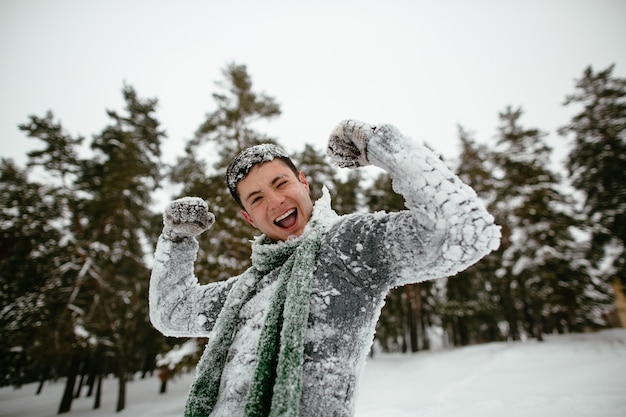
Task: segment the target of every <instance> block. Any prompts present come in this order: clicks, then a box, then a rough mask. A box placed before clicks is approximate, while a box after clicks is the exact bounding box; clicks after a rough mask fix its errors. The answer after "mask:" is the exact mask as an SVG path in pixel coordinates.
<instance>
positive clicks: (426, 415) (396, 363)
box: [0, 329, 626, 417]
mask: <svg viewBox="0 0 626 417" xmlns="http://www.w3.org/2000/svg"><path fill="white" fill-rule="evenodd" d="M190 383H191V376H184V377H181V378H179V379H177V380H175V381H173V382H170V384H169V386H168V393H166V394H161V395H159V394H158V388H159V382H158V379H157V378H156V377H154V378H151V379H149V380H137V381H133V382H131V383H129V385H128V404H127V408H126V409H125V410H124V411H122V412H121V413H115V411H114V410H115V400H116V388H117V383H116V381H115V380H114V379H110V380H107V381H106V383H105V385H104V398H103V404H102V407H101V409H100V410H97V411H93V410H92V409H91V408H92V403H93V400H92V399H91V398H79V399H77V400H75V401H74V403H73V405H72V411H71V413H70V414H68V416H70V417H99V416H114V415H119V416H132V417H143V416H146V417H147V416H150V417H158V416H180V415H181V412H182V409H183V405H184V402H185V398H186V396H187V391H188V388H189V384H190ZM35 389H36V385H34V384H33V385H27V386H24V387H23V388H21V389H18V390H15V389H13V388H2V389H0V416H2V417H5V416H16V417H18V416H28V417H48V416H50V417H52V416H55V415H56V410H57V408H58V405H59V400H60V398H61V392H62V390H63V383H62V381H60V382H58V383H55V384H52V383H50V384H48V385H46V387H45V388H44V392H43V393H42V394H41V395H39V396H35V395H34V392H35ZM356 415H357V417H408V416H420V417H435V416H437V417H439V416H441V417H443V416H445V417H488V416H498V417H502V416H505V417H515V416H524V417H528V416H533V417H542V416H545V417H561V416H563V417H575V416H592V417H609V416H610V417H624V416H626V329H620V330H608V331H602V332H599V333H591V334H579V335H566V336H550V337H548V338H547V340H546V342H544V343H538V342H535V341H529V342H524V343H522V342H519V343H490V344H485V345H478V346H469V347H465V348H458V349H450V350H442V351H437V352H420V353H418V354H414V355H400V354H398V355H395V354H394V355H382V354H381V355H377V356H375V357H374V358H373V359H369V360H368V363H367V366H366V368H365V371H364V374H363V377H362V379H361V388H360V392H359V397H358V401H357V409H356ZM320 417H323V416H320Z"/></svg>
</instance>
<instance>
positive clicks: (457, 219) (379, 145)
mask: <svg viewBox="0 0 626 417" xmlns="http://www.w3.org/2000/svg"><path fill="white" fill-rule="evenodd" d="M368 158H369V159H370V161H371V162H372V163H373V164H374V165H377V166H379V167H381V168H383V169H385V170H387V172H389V174H390V175H391V177H392V178H393V183H392V184H393V189H394V191H396V192H397V193H400V194H402V196H403V197H404V198H405V204H406V206H407V208H408V209H409V211H410V212H411V213H413V219H412V220H411V219H407V218H403V219H402V221H403V224H402V227H398V228H397V229H396V230H395V231H394V232H392V234H394V236H392V237H391V239H390V240H391V242H392V244H393V245H394V247H395V248H396V249H395V250H394V251H392V253H398V254H403V253H404V254H406V253H411V246H412V245H415V243H416V240H419V241H420V242H421V243H422V244H423V247H422V248H421V249H420V250H422V252H424V250H426V251H425V252H424V253H427V254H428V256H429V257H430V259H429V260H428V267H425V265H424V264H423V263H418V262H415V263H412V264H411V262H408V263H407V262H402V265H403V267H404V270H403V271H402V273H401V275H402V278H401V281H402V282H400V284H402V283H408V282H418V281H423V280H427V279H434V278H441V277H445V276H451V275H454V274H456V273H458V272H460V271H462V270H464V269H465V268H467V267H468V266H470V265H472V264H474V263H475V262H477V261H478V260H480V259H481V258H482V257H483V256H485V255H486V254H488V253H489V252H491V251H493V250H495V249H497V248H498V246H499V244H500V228H499V226H496V225H495V224H494V219H493V216H491V214H489V213H488V212H487V210H486V208H485V207H484V205H483V203H482V202H481V201H480V200H478V197H477V196H476V193H475V192H474V190H473V189H472V188H471V187H469V186H468V185H466V184H464V183H463V182H462V181H461V180H460V179H459V178H458V177H457V176H456V175H454V174H453V173H452V172H451V171H450V170H449V169H448V168H447V167H446V166H445V164H444V163H443V162H442V161H441V160H440V159H439V158H438V157H437V156H436V155H435V154H434V153H433V152H432V151H430V150H429V149H427V148H426V147H425V146H423V145H419V144H417V143H415V142H412V141H411V140H409V139H407V138H405V137H404V136H403V135H402V134H401V133H400V132H399V131H398V130H397V129H396V128H395V127H393V126H389V125H382V126H379V127H377V129H376V134H375V136H374V137H373V138H372V140H371V141H370V142H369V144H368ZM411 222H415V224H414V225H413V224H411ZM402 229H405V230H402ZM406 229H412V230H415V231H420V233H421V234H422V236H411V233H407V232H406ZM399 256H401V255H399ZM418 265H419V267H418Z"/></svg>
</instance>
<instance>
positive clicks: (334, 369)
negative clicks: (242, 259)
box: [150, 138, 500, 417]
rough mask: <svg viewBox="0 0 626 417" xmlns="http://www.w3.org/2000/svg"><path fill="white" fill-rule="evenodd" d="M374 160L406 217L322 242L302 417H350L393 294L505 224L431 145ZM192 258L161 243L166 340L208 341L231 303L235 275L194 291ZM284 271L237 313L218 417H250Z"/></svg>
mask: <svg viewBox="0 0 626 417" xmlns="http://www.w3.org/2000/svg"><path fill="white" fill-rule="evenodd" d="M368 158H369V161H370V162H371V163H372V164H374V165H376V166H379V167H381V168H383V169H386V170H387V172H389V173H390V175H391V176H392V178H393V187H394V190H396V192H399V193H401V194H402V195H403V196H404V198H405V200H406V206H407V210H405V211H401V212H394V213H386V212H377V213H368V214H365V213H357V214H351V215H345V216H336V215H334V214H332V213H331V215H334V216H336V219H335V220H334V222H333V224H332V226H331V227H330V229H329V230H328V232H327V233H326V234H325V235H324V236H323V238H322V240H321V243H320V249H319V251H318V253H317V257H316V269H315V271H314V273H313V278H312V282H311V297H310V301H309V303H310V305H309V318H308V326H307V329H306V333H305V340H304V343H305V347H304V367H303V380H302V395H301V401H300V415H301V416H307V417H349V416H352V415H353V413H354V399H355V392H356V390H357V382H358V377H359V373H360V371H361V369H362V367H363V365H364V363H365V360H366V356H367V353H368V351H369V349H370V347H371V344H372V341H373V336H374V331H375V325H376V322H377V320H378V318H379V315H380V311H381V308H382V306H383V303H384V299H385V296H386V295H387V293H388V291H389V290H390V289H391V288H393V287H396V286H400V285H404V284H408V283H416V282H421V281H425V280H429V279H435V278H441V277H446V276H451V275H454V274H456V273H458V272H460V271H461V270H463V269H465V268H467V267H468V266H470V265H471V264H473V263H475V262H477V261H478V260H479V259H480V258H482V257H483V256H485V255H486V254H487V253H489V252H490V251H492V250H494V249H496V248H497V246H498V244H499V238H500V231H499V227H498V226H496V225H495V224H494V222H493V217H492V216H491V215H490V214H489V213H487V211H486V210H485V208H484V206H483V204H482V203H481V202H480V201H479V200H478V199H477V197H476V194H475V193H474V191H473V190H472V189H471V188H470V187H468V186H467V185H465V184H463V183H462V182H461V181H460V179H459V178H458V177H456V176H455V175H454V174H453V173H452V172H450V171H449V170H448V169H447V168H446V166H445V165H444V164H443V163H442V162H441V161H440V160H439V159H438V158H437V157H436V156H435V155H434V154H433V153H432V152H431V151H430V150H428V149H427V148H425V147H424V146H421V145H418V144H416V143H414V142H411V141H409V140H408V139H404V138H401V139H400V140H398V141H396V142H394V144H393V146H390V145H389V143H382V142H381V141H377V140H372V141H371V142H370V143H369V145H368ZM323 198H328V197H327V196H326V197H323ZM319 203H320V202H318V203H317V204H319ZM317 204H316V206H317ZM259 241H261V240H260V239H256V240H255V243H253V251H254V245H255V244H256V243H257V242H259ZM276 244H281V243H276ZM197 250H198V243H197V241H196V240H195V239H194V238H186V239H183V240H182V241H180V242H174V241H171V240H167V239H164V238H163V236H161V238H159V241H158V244H157V248H156V253H155V266H154V269H153V274H152V278H151V288H150V314H151V320H152V323H153V324H154V326H155V327H156V328H157V329H159V330H160V331H161V332H162V333H163V334H165V335H167V336H177V337H210V335H211V330H212V328H213V325H214V323H215V321H216V319H217V316H218V314H219V313H220V310H221V309H222V306H223V304H224V301H225V299H226V295H227V294H228V291H229V290H230V288H231V287H232V286H233V283H234V282H235V281H236V280H237V279H238V278H239V276H237V277H233V278H230V279H229V280H226V281H222V282H216V283H211V284H208V285H199V284H198V281H197V279H196V278H195V276H194V272H193V264H194V261H195V258H196V252H197ZM278 272H279V270H274V271H272V272H271V273H269V274H268V275H267V276H265V277H264V278H263V279H261V280H260V282H259V283H258V286H257V290H256V294H255V295H254V296H253V297H252V298H251V299H250V300H249V301H248V302H247V303H246V304H245V305H244V306H243V307H242V309H241V311H240V313H239V327H238V330H237V331H236V333H235V335H234V337H233V340H232V344H231V347H230V350H229V355H228V359H227V363H226V365H225V367H224V370H223V374H222V379H221V385H220V390H219V394H218V399H217V403H216V404H215V407H214V409H213V413H212V414H211V416H214V417H218V416H219V417H232V416H241V415H243V409H244V407H245V402H246V395H247V392H248V389H249V385H250V381H251V379H252V375H253V373H254V369H255V364H256V346H257V343H258V338H259V334H260V332H261V328H262V326H263V322H264V318H265V314H266V309H267V305H268V303H269V299H270V296H271V294H272V291H273V288H274V287H275V284H276V277H277V276H278Z"/></svg>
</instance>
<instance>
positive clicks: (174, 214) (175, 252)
mask: <svg viewBox="0 0 626 417" xmlns="http://www.w3.org/2000/svg"><path fill="white" fill-rule="evenodd" d="M214 222H215V216H214V215H213V214H212V213H210V212H209V211H208V207H207V204H206V202H204V201H203V200H202V199H200V198H194V197H185V198H182V199H179V200H175V201H173V202H172V203H170V204H169V206H168V207H167V209H166V210H165V213H164V215H163V223H164V227H163V233H162V234H161V236H160V237H159V241H158V243H157V247H156V251H155V253H154V266H153V268H152V276H151V278H150V320H151V321H152V324H153V325H154V327H155V328H156V329H157V330H159V331H160V332H162V333H163V334H164V335H166V336H176V337H200V336H207V335H208V333H209V332H210V330H211V329H212V328H213V324H214V323H215V320H216V318H217V315H218V314H219V311H220V310H221V308H222V305H223V304H224V300H225V299H226V295H227V293H228V290H229V289H230V287H231V286H232V282H233V279H231V280H228V281H223V282H217V283H212V284H208V285H200V284H199V283H198V280H197V279H196V276H195V274H194V262H195V259H196V253H197V251H198V242H197V241H196V239H195V236H197V235H199V234H200V233H202V232H204V231H205V230H207V229H209V228H210V227H211V226H212V225H213V223H214Z"/></svg>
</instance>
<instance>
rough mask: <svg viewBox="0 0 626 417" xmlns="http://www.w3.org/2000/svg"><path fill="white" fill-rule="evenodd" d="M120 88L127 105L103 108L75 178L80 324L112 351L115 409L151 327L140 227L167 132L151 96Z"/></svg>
mask: <svg viewBox="0 0 626 417" xmlns="http://www.w3.org/2000/svg"><path fill="white" fill-rule="evenodd" d="M123 95H124V100H125V102H126V108H125V113H124V114H118V113H117V112H115V111H108V115H109V117H110V119H111V124H110V125H109V126H107V127H106V128H105V129H104V130H103V131H102V133H101V134H99V135H97V136H95V137H94V140H93V142H92V144H91V149H92V151H93V152H94V153H95V156H94V158H92V159H90V160H88V161H85V164H84V169H83V171H82V173H81V176H80V178H79V179H78V181H77V183H78V185H79V188H80V189H81V190H82V191H84V192H86V193H87V194H88V198H87V199H86V200H85V202H84V207H83V210H84V213H85V214H86V215H87V217H88V223H87V225H86V227H85V231H84V240H85V241H87V242H89V243H88V244H87V245H86V246H85V247H84V250H85V253H86V259H87V260H88V261H89V262H91V263H92V265H94V267H93V268H92V269H91V271H90V274H91V276H92V278H93V280H92V281H90V284H91V285H85V286H83V287H82V288H81V291H85V292H86V293H87V294H89V296H88V297H82V298H81V300H80V301H82V302H87V303H86V304H85V305H80V306H79V308H80V309H81V310H82V311H84V318H83V319H84V320H85V328H86V330H87V331H88V332H89V333H91V334H93V335H94V336H95V337H96V338H97V339H98V340H100V343H103V344H105V345H108V346H111V347H112V353H113V354H114V355H115V356H114V357H115V365H116V374H117V377H118V380H119V390H118V402H117V406H116V410H117V411H120V410H122V409H123V408H124V407H125V396H126V375H127V373H128V372H129V371H132V370H135V369H134V367H135V366H136V363H137V361H140V358H138V357H137V356H136V355H137V354H138V353H139V352H141V351H142V349H143V346H144V343H146V341H147V340H146V339H147V337H149V336H150V335H151V334H153V333H150V332H149V330H146V329H149V328H150V327H149V324H148V310H147V303H146V300H147V297H148V284H149V277H150V271H149V269H148V268H147V266H146V264H145V262H144V260H143V257H144V255H145V254H146V246H145V245H144V243H145V233H144V230H147V229H148V228H150V227H151V226H152V224H151V219H152V213H151V211H150V209H149V207H150V204H151V195H152V193H153V192H154V191H155V190H156V188H157V187H158V185H159V181H160V179H161V162H160V157H161V150H160V145H161V141H162V139H163V137H164V136H165V134H164V132H163V131H161V129H160V126H159V122H158V120H157V119H156V118H155V116H154V113H155V111H156V105H157V100H156V99H147V100H142V99H140V98H139V97H138V96H137V94H136V92H135V90H134V89H133V88H131V87H128V86H127V87H125V88H124V90H123ZM84 266H85V267H86V264H84ZM142 336H145V337H142ZM142 339H144V340H142Z"/></svg>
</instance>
